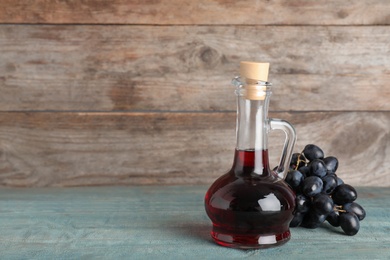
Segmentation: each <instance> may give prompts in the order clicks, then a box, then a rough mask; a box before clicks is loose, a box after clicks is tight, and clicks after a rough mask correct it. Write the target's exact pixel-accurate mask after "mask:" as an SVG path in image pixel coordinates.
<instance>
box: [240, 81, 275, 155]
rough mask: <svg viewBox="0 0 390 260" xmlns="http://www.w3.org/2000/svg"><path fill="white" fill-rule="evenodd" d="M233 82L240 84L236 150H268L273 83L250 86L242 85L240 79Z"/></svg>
mask: <svg viewBox="0 0 390 260" xmlns="http://www.w3.org/2000/svg"><path fill="white" fill-rule="evenodd" d="M233 81H238V82H239V85H238V86H236V87H237V88H236V95H237V125H236V136H237V142H236V149H237V150H257V151H259V150H267V148H268V138H267V136H268V106H269V99H270V96H271V90H270V87H271V83H269V82H262V81H261V82H257V84H250V85H249V84H243V83H241V81H240V78H235V79H234V80H233ZM236 84H237V83H236ZM256 88H257V89H256ZM254 89H256V90H254ZM254 91H256V93H254ZM248 92H250V93H248Z"/></svg>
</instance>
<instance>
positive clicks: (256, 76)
mask: <svg viewBox="0 0 390 260" xmlns="http://www.w3.org/2000/svg"><path fill="white" fill-rule="evenodd" d="M268 71H269V63H260V62H251V61H241V62H240V75H241V77H243V78H247V79H253V80H256V81H268Z"/></svg>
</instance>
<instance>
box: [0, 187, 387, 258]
mask: <svg viewBox="0 0 390 260" xmlns="http://www.w3.org/2000/svg"><path fill="white" fill-rule="evenodd" d="M207 188H208V187H207V186H168V187H159V186H143V187H82V188H81V187H80V188H67V189H58V188H52V189H5V188H2V189H0V212H1V214H0V229H1V232H0V241H1V243H0V251H1V256H2V258H3V259H102V258H104V259H221V256H223V257H222V258H223V259H265V260H267V259H270V260H271V259H313V255H315V259H326V260H328V259H359V260H360V259H361V260H363V259H388V258H389V257H390V248H389V245H390V236H389V235H388V232H389V226H390V218H389V211H388V209H389V208H390V189H388V188H373V187H369V188H368V187H365V188H360V187H357V192H358V200H357V201H358V203H359V204H361V205H362V206H363V207H364V208H365V210H366V211H367V217H366V218H365V219H364V220H363V221H362V222H361V224H360V230H359V233H358V234H356V235H355V236H352V237H350V236H346V235H344V234H343V233H342V231H341V228H333V227H331V226H330V225H329V224H323V226H322V227H320V228H317V229H315V230H311V229H304V228H293V229H291V240H290V241H289V242H288V243H287V244H285V245H283V246H281V247H277V248H273V249H266V250H234V249H229V248H225V247H221V246H217V245H216V244H215V243H213V242H212V241H211V237H210V235H209V232H210V229H211V223H210V220H209V219H208V218H207V215H206V213H205V210H204V205H203V201H204V195H205V193H206V190H207ZM330 248H337V250H330Z"/></svg>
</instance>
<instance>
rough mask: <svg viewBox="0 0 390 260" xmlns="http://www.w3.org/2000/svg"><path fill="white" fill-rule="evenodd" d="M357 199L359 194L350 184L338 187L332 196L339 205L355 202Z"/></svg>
mask: <svg viewBox="0 0 390 260" xmlns="http://www.w3.org/2000/svg"><path fill="white" fill-rule="evenodd" d="M356 198H357V193H356V190H355V188H354V187H352V186H351V185H348V184H341V185H339V186H337V187H336V188H335V189H334V192H333V194H332V199H333V201H334V202H335V203H336V204H338V205H343V204H346V203H349V202H353V201H354V200H356Z"/></svg>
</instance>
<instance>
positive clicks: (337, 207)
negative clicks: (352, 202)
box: [333, 205, 347, 213]
mask: <svg viewBox="0 0 390 260" xmlns="http://www.w3.org/2000/svg"><path fill="white" fill-rule="evenodd" d="M333 210H334V211H337V212H341V213H346V212H347V211H346V210H345V209H343V206H341V205H338V206H334V208H333Z"/></svg>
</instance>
